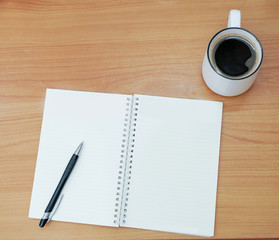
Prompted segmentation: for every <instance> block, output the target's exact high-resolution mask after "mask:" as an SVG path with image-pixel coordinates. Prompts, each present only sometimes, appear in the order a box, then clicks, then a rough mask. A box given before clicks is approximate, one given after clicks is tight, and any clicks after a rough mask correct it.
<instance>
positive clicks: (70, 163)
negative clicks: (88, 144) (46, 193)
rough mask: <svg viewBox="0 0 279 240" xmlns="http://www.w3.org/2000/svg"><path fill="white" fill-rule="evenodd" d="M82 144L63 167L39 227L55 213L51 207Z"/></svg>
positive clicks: (72, 166) (74, 162) (69, 172)
mask: <svg viewBox="0 0 279 240" xmlns="http://www.w3.org/2000/svg"><path fill="white" fill-rule="evenodd" d="M82 145H83V142H82V143H81V144H80V145H79V146H78V148H77V150H76V151H75V152H74V154H73V156H72V158H71V159H70V161H69V163H68V165H67V167H66V169H65V171H64V173H63V175H62V177H61V179H60V182H59V183H58V185H57V187H56V189H55V191H54V193H53V195H52V197H51V199H50V201H49V203H48V205H47V207H46V210H45V213H44V215H43V217H42V219H41V221H40V224H39V226H40V227H41V228H42V227H43V226H45V224H46V223H47V222H48V221H50V219H51V217H52V216H53V214H54V213H55V210H54V209H53V208H54V206H55V204H56V202H57V200H58V199H59V196H60V194H61V192H62V190H63V187H64V185H65V183H66V181H67V179H68V178H69V176H70V174H71V172H72V170H73V168H74V166H75V164H76V162H77V160H78V157H79V153H80V150H81V148H82ZM62 196H63V195H61V196H60V201H61V199H62ZM60 201H58V204H57V207H58V205H59V203H60ZM56 209H57V208H56ZM51 213H53V214H52V215H51Z"/></svg>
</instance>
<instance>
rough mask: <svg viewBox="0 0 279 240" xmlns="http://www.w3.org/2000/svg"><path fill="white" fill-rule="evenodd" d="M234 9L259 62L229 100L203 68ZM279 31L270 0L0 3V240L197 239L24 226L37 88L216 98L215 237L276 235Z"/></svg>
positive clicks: (39, 98) (36, 131)
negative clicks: (252, 37) (255, 43)
mask: <svg viewBox="0 0 279 240" xmlns="http://www.w3.org/2000/svg"><path fill="white" fill-rule="evenodd" d="M233 8H235V9H240V10H241V12H242V26H243V27H244V28H246V29H249V30H250V31H252V32H253V33H255V34H256V35H257V36H258V38H259V39H260V41H261V43H262V45H263V49H264V61H263V64H262V67H261V70H260V73H259V75H258V79H257V81H256V83H255V84H254V86H253V87H252V88H251V89H250V90H249V91H248V92H247V93H245V94H243V95H241V96H238V97H230V98H227V97H222V96H218V95H216V94H214V93H213V92H211V91H210V90H209V89H208V88H207V87H206V85H205V84H204V82H203V79H202V76H201V65H202V59H203V56H204V53H205V49H206V47H207V44H208V42H209V40H210V38H211V37H212V36H213V35H214V34H215V33H216V32H217V31H218V30H220V29H222V28H225V27H226V24H227V16H228V13H229V10H230V9H233ZM278 26H279V2H278V1H276V0H274V1H260V0H257V1H224V0H220V1H199V0H195V1H159V0H157V1H92V0H87V1H77V0H72V1H64V0H63V1H62V0H59V1H52V0H49V1H46V0H45V1H43V0H37V1H31V0H29V1H5V0H3V1H0V134H1V138H0V153H1V154H0V163H1V168H0V180H1V181H0V191H1V198H0V238H1V239H28V240H31V239H67V240H70V239H124V240H125V239H184V238H185V239H188V238H194V239H198V237H192V236H186V235H179V234H171V233H163V232H153V231H147V230H139V229H126V228H119V229H117V228H109V227H100V226H91V225H83V224H71V223H63V222H53V223H52V224H51V225H50V226H49V227H47V228H45V229H40V228H39V227H38V220H34V219H29V218H28V211H29V203H30V197H31V189H32V183H33V177H34V170H35V164H36V155H37V149H38V143H39V138H40V128H41V121H42V113H43V105H44V97H45V91H46V88H61V89H73V90H85V91H95V92H108V93H125V94H133V93H139V94H150V95H158V96H166V97H181V98H193V99H209V100H217V101H223V102H224V114H223V127H222V137H221V153H220V168H219V183H218V197H217V211H216V227H215V238H216V239H238V238H242V239H243V238H245V239H246V238H247V239H248V238H249V239H251V238H276V237H279V72H278V69H279V60H278V58H279V44H278V41H279V27H278Z"/></svg>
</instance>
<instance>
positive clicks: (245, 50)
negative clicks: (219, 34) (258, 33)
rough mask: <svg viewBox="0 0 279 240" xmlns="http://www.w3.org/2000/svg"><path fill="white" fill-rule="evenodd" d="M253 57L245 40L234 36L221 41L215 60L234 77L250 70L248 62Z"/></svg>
mask: <svg viewBox="0 0 279 240" xmlns="http://www.w3.org/2000/svg"><path fill="white" fill-rule="evenodd" d="M251 57H252V52H251V49H250V48H249V46H248V45H247V44H246V43H245V42H244V41H241V40H239V39H234V38H230V39H226V40H224V41H223V42H221V43H220V44H219V46H218V47H217V49H216V52H215V62H216V65H217V66H218V68H219V69H220V70H221V71H222V72H223V73H225V74H227V75H229V76H233V77H236V76H240V75H243V74H245V73H246V72H248V71H249V66H247V65H246V64H247V62H249V61H250V60H249V61H248V59H250V58H251ZM245 63H246V64H245Z"/></svg>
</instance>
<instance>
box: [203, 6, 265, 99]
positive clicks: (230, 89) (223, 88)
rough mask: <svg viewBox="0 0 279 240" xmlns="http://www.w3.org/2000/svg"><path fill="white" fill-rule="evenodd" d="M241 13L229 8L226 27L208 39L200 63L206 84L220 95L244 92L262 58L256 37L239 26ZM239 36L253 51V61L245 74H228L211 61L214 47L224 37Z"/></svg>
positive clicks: (250, 84)
mask: <svg viewBox="0 0 279 240" xmlns="http://www.w3.org/2000/svg"><path fill="white" fill-rule="evenodd" d="M240 20H241V15H240V11H239V10H231V11H230V14H229V19H228V28H225V29H223V30H221V31H219V32H218V33H216V34H215V35H214V36H213V37H212V39H211V40H210V42H209V44H208V47H207V51H206V53H205V56H204V59H203V64H202V75H203V79H204V81H205V83H206V85H207V86H208V87H209V88H210V89H211V90H212V91H213V92H215V93H217V94H220V95H222V96H237V95H240V94H242V93H244V92H246V91H247V90H248V89H249V88H250V87H251V86H252V85H253V83H254V82H255V80H256V77H257V74H258V71H259V68H260V66H261V63H262V60H263V49H262V45H261V43H260V41H259V40H258V39H257V37H256V36H255V35H254V34H253V33H251V32H249V31H248V30H246V29H243V28H241V27H240ZM228 37H229V38H234V37H236V38H241V39H243V40H244V41H247V42H248V43H249V44H250V45H251V46H252V48H253V50H254V51H255V55H256V57H255V62H254V64H253V66H252V67H251V69H250V70H249V71H248V72H247V74H246V73H245V74H242V75H239V76H230V75H228V74H225V73H224V72H222V71H220V69H218V67H217V66H216V63H214V61H213V57H215V56H213V55H214V51H213V50H214V49H216V46H218V44H220V43H221V42H222V41H223V40H224V39H227V38H228ZM213 48H214V49H213Z"/></svg>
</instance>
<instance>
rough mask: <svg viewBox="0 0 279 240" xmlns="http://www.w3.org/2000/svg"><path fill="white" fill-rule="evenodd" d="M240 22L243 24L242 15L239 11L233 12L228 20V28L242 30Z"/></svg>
mask: <svg viewBox="0 0 279 240" xmlns="http://www.w3.org/2000/svg"><path fill="white" fill-rule="evenodd" d="M240 22H241V13H240V11H239V10H235V9H233V10H231V11H230V14H229V19H228V28H231V27H238V28H240Z"/></svg>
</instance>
